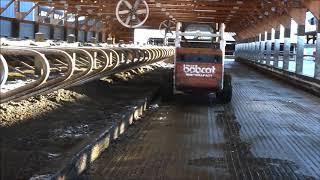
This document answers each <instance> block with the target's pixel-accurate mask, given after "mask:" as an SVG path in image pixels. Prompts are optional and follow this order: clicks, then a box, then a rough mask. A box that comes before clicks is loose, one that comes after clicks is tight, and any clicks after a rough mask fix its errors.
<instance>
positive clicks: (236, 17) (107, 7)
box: [33, 0, 320, 33]
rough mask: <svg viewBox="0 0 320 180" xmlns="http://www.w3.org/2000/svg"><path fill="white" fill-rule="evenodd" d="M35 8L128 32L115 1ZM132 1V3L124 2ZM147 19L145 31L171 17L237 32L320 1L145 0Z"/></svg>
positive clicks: (56, 0)
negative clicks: (222, 25) (118, 16)
mask: <svg viewBox="0 0 320 180" xmlns="http://www.w3.org/2000/svg"><path fill="white" fill-rule="evenodd" d="M33 1H34V2H38V3H39V5H43V6H53V7H55V8H56V9H62V10H67V12H68V13H75V14H77V15H79V16H87V17H91V18H96V19H101V20H102V21H104V22H105V24H106V25H107V26H108V28H109V30H116V31H123V32H128V31H129V32H131V31H132V30H128V29H126V28H123V27H121V25H120V24H119V23H118V22H117V20H116V18H115V9H116V4H117V2H118V0H33ZM128 1H132V0H128ZM146 1H147V3H148V4H149V7H150V16H149V18H148V20H147V22H146V23H145V25H144V26H145V27H146V28H155V29H157V28H158V27H159V24H160V23H161V22H162V21H164V20H167V19H168V18H170V17H171V18H173V19H175V20H176V21H185V22H202V23H222V22H223V23H225V24H226V27H227V31H229V32H236V33H238V32H240V31H242V30H243V29H244V28H250V27H255V25H256V24H259V23H261V22H263V20H265V19H272V18H273V17H278V16H284V15H287V14H289V11H290V10H291V9H294V8H304V5H305V2H306V1H311V2H312V1H317V2H318V1H320V0H146Z"/></svg>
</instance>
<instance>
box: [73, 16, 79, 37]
mask: <svg viewBox="0 0 320 180" xmlns="http://www.w3.org/2000/svg"><path fill="white" fill-rule="evenodd" d="M78 18H79V16H75V20H74V38H75V41H76V42H77V41H79V38H78V34H79V19H78Z"/></svg>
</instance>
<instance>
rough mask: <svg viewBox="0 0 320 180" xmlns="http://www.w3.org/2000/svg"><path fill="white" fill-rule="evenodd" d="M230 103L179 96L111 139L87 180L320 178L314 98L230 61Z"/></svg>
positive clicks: (319, 111) (319, 123)
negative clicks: (231, 95)
mask: <svg viewBox="0 0 320 180" xmlns="http://www.w3.org/2000/svg"><path fill="white" fill-rule="evenodd" d="M226 67H227V71H229V72H230V73H232V75H233V87H234V96H233V97H234V98H233V100H232V103H230V104H229V105H221V104H217V103H215V102H214V101H210V100H208V98H206V97H191V96H180V97H177V98H176V100H175V101H173V102H171V103H169V104H163V105H161V106H160V107H159V108H158V109H157V110H154V111H151V112H150V113H149V115H147V116H146V117H144V118H143V119H142V120H141V121H139V122H138V124H136V125H134V126H132V127H131V128H129V131H128V133H127V134H126V135H125V136H124V137H122V138H121V139H120V140H119V141H118V142H117V143H115V144H113V145H112V146H111V147H110V148H109V149H108V150H107V151H106V152H105V153H104V154H103V155H102V157H101V158H99V159H98V160H97V161H96V162H95V163H94V165H93V166H92V167H91V169H90V170H89V171H88V172H86V173H85V175H84V176H83V178H85V179H183V180H185V179H201V180H202V179H210V180H211V179H218V180H220V179H254V180H255V179H320V98H318V97H315V96H312V95H310V94H308V93H305V92H303V91H300V90H298V89H296V88H294V87H292V86H289V85H287V84H285V83H283V82H281V81H277V80H273V79H270V78H269V77H266V76H264V75H262V74H259V73H257V72H255V71H252V69H248V68H247V67H246V66H244V65H241V64H238V63H236V62H228V64H227V65H226Z"/></svg>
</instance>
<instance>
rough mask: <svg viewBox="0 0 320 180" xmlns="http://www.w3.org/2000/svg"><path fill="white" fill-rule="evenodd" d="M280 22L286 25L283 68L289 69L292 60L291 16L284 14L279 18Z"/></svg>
mask: <svg viewBox="0 0 320 180" xmlns="http://www.w3.org/2000/svg"><path fill="white" fill-rule="evenodd" d="M279 22H280V24H281V25H283V27H284V46H283V65H282V69H283V70H286V71H287V70H289V61H290V46H291V38H290V34H291V29H290V28H291V17H289V16H283V17H282V18H280V19H279Z"/></svg>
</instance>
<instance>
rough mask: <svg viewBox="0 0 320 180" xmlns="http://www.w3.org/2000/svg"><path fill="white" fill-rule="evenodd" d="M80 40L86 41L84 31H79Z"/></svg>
mask: <svg viewBox="0 0 320 180" xmlns="http://www.w3.org/2000/svg"><path fill="white" fill-rule="evenodd" d="M78 41H82V42H83V41H84V31H79V32H78Z"/></svg>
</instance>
